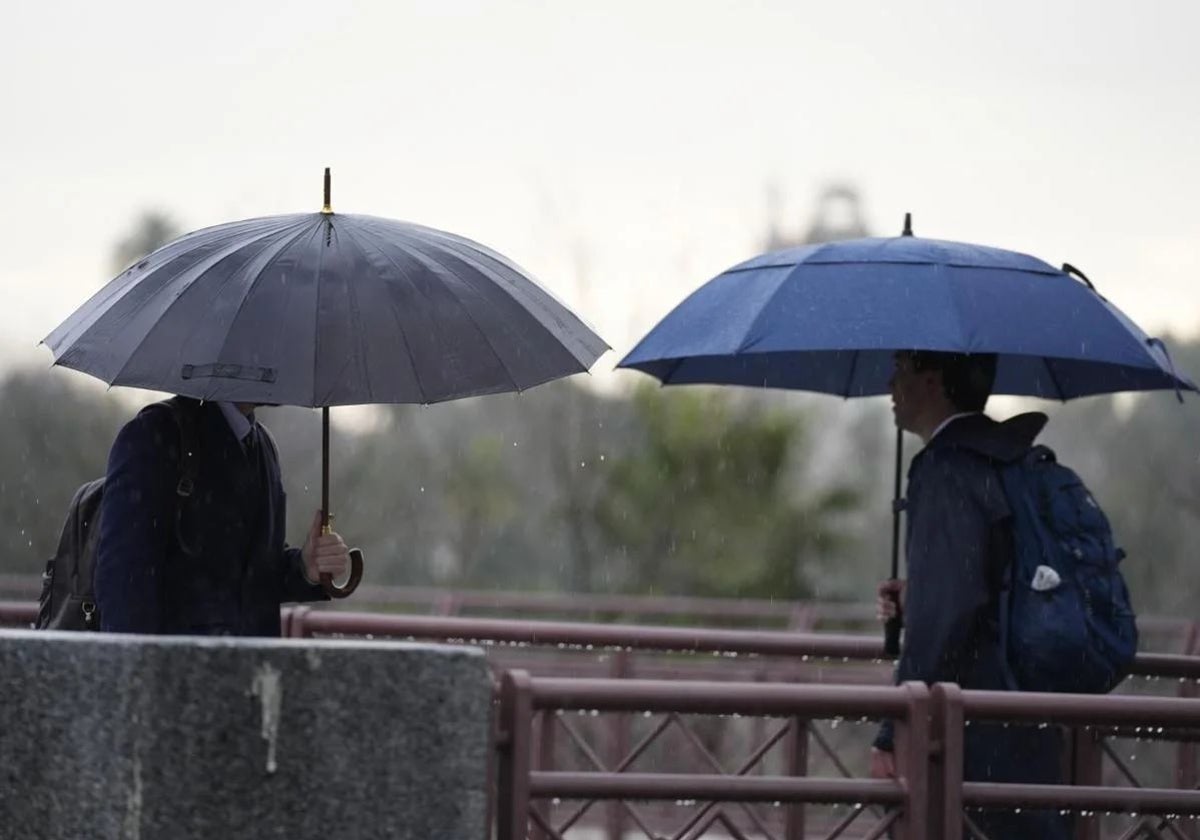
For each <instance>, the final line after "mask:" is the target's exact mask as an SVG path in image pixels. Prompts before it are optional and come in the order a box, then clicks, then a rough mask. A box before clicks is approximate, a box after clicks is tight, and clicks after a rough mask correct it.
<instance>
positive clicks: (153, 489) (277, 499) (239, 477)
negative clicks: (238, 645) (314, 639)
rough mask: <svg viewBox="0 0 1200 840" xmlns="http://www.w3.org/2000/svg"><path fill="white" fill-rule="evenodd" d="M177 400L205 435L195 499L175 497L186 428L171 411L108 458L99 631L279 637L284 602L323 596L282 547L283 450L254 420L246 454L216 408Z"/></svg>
mask: <svg viewBox="0 0 1200 840" xmlns="http://www.w3.org/2000/svg"><path fill="white" fill-rule="evenodd" d="M175 399H176V400H180V401H182V406H183V408H184V410H185V411H189V412H191V413H192V415H191V416H192V417H193V419H194V429H195V435H196V450H197V451H196V453H195V462H196V467H195V469H196V477H195V487H194V490H193V492H192V494H191V495H190V496H189V497H188V498H187V499H184V500H182V501H181V500H180V499H179V497H178V496H177V494H176V487H177V485H178V483H179V478H180V432H179V426H178V425H177V423H176V421H175V419H174V417H172V414H171V410H170V408H169V407H167V406H163V405H157V404H156V405H151V406H148V407H146V408H145V409H143V410H142V411H141V412H139V413H138V415H137V416H136V417H134V419H133V420H131V421H130V422H129V423H127V424H126V425H125V426H124V428H122V429H121V431H120V433H119V434H118V435H117V439H116V441H115V442H114V443H113V446H112V450H111V452H110V453H109V459H108V472H107V474H106V480H105V488H104V500H103V505H102V509H101V517H100V537H99V542H98V544H97V549H96V559H95V572H94V574H95V579H94V584H95V593H96V602H97V606H98V608H99V611H100V621H101V625H100V626H101V629H102V630H107V631H115V632H127V633H164V634H201V635H221V634H231V635H242V636H278V635H279V631H280V624H279V606H280V604H281V603H283V602H285V601H310V600H318V599H321V598H324V597H326V596H325V595H324V593H323V591H322V590H321V588H320V586H317V585H313V584H310V583H309V582H308V581H307V579H306V578H305V577H304V574H303V571H302V563H301V558H300V550H299V549H295V548H288V547H287V546H286V545H285V543H284V530H285V495H284V492H283V485H282V483H281V481H280V476H279V461H278V456H277V453H276V452H275V448H274V445H273V444H272V443H271V442H270V441H269V438H268V437H267V434H266V432H265V431H263V430H262V429H261V428H260V427H259V426H258V425H257V424H255V425H254V426H253V427H252V430H251V432H250V435H248V440H249V445H248V446H244V445H243V443H242V442H241V441H239V440H238V439H237V438H236V437H235V436H234V434H233V431H232V429H230V427H229V423H228V421H227V420H226V419H225V416H224V415H223V414H222V413H221V409H220V406H219V405H217V404H216V403H211V402H209V403H198V402H197V401H195V400H188V399H186V398H182V397H176V398H175ZM185 548H186V550H185Z"/></svg>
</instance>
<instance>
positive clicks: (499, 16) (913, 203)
mask: <svg viewBox="0 0 1200 840" xmlns="http://www.w3.org/2000/svg"><path fill="white" fill-rule="evenodd" d="M1197 32H1200V3H1196V2H1194V0H1180V1H1179V2H1146V3H1141V4H1133V3H1128V2H1108V0H1088V1H1087V2H1082V1H1081V2H1055V1H1054V0H1040V1H1039V2H1013V0H1009V2H1005V3H986V4H985V3H979V2H962V0H954V2H951V1H950V0H947V1H946V2H926V3H922V2H906V3H902V4H901V3H890V2H878V3H855V2H826V3H805V2H748V0H742V2H703V1H702V0H685V2H653V0H639V2H617V1H616V0H606V2H603V3H599V2H597V3H585V2H574V0H555V2H492V3H474V2H470V3H469V2H451V0H438V2H428V3H424V2H422V3H413V2H399V1H398V0H392V1H391V2H378V3H355V2H341V3H331V2H319V3H318V2H308V0H289V2H265V1H264V2H258V0H255V1H254V2H247V0H241V2H236V3H233V2H220V1H219V0H214V1H211V2H205V3H188V4H183V3H172V2H167V3H164V2H161V0H159V2H122V0H111V2H104V3H95V2H55V0H41V2H36V3H35V2H31V1H30V2H14V3H10V4H8V5H7V6H6V9H5V21H4V25H3V27H2V28H0V78H2V79H3V82H2V83H0V85H2V86H0V173H2V174H0V187H2V189H0V237H2V241H3V244H4V260H3V263H2V264H0V291H3V293H4V300H5V305H4V307H3V309H2V311H0V331H2V335H3V338H2V339H0V348H3V349H4V350H5V351H6V353H5V355H6V356H7V358H9V359H11V358H13V357H14V354H15V353H17V352H18V350H19V351H20V352H22V353H28V354H30V356H31V357H32V358H34V359H37V358H39V356H38V355H37V354H41V356H42V359H41V360H42V361H45V362H47V363H48V361H49V353H48V351H46V350H45V349H44V348H41V349H38V350H34V349H33V348H34V345H35V344H36V342H37V341H38V340H39V339H41V338H42V337H44V336H45V334H46V333H48V332H49V331H50V330H51V329H52V328H53V327H54V326H55V325H56V324H57V323H58V321H59V320H61V319H62V318H64V317H66V316H67V315H68V314H69V313H70V312H71V310H72V309H73V308H75V307H76V306H78V305H79V304H80V303H82V302H83V301H84V300H85V299H86V298H87V296H88V295H89V294H91V292H93V291H94V290H95V289H96V288H98V287H99V285H100V284H101V283H102V282H103V281H105V280H107V279H108V275H109V269H110V261H111V259H112V250H113V246H114V243H115V241H116V240H117V239H119V238H120V237H121V236H122V235H123V234H125V233H127V232H128V230H129V228H130V227H131V225H132V224H133V222H134V219H135V218H136V216H137V215H138V214H139V212H141V211H142V210H144V209H147V208H160V209H163V210H165V211H167V212H169V213H170V214H171V215H172V216H173V217H174V218H175V219H176V220H177V221H178V222H179V224H180V225H181V226H182V227H183V228H185V229H192V228H197V227H202V226H206V225H210V224H216V223H218V222H222V221H227V220H230V219H235V218H244V217H248V216H258V215H267V214H273V213H284V212H296V211H305V210H313V211H315V210H317V209H319V207H320V185H321V170H322V167H324V166H327V165H328V166H332V167H333V170H334V208H335V210H341V211H345V212H359V213H371V214H375V215H381V216H390V217H395V218H401V219H407V220H410V221H415V222H420V223H422V224H427V225H432V226H434V227H441V228H445V229H448V230H451V231H454V232H456V233H459V234H462V235H465V236H468V237H471V238H473V239H477V240H479V241H481V242H484V243H486V244H488V245H490V246H492V247H494V248H496V249H497V250H500V251H502V252H504V253H505V254H507V255H508V256H510V257H512V258H513V259H515V260H516V261H517V262H519V263H521V264H523V265H524V266H525V267H526V268H528V269H530V270H532V272H533V273H534V274H535V275H536V276H538V277H539V279H541V281H542V282H543V283H544V284H545V285H547V286H548V287H550V288H551V289H552V290H553V291H554V292H555V293H557V294H558V295H559V296H560V297H562V298H564V299H565V300H566V301H568V302H569V303H571V304H572V305H573V306H575V307H576V308H578V310H579V311H580V312H581V314H582V315H584V317H585V318H587V319H588V320H589V321H590V322H591V323H592V324H594V325H595V326H596V327H597V328H598V329H599V331H600V332H601V334H602V335H603V336H604V337H605V338H606V339H607V340H608V341H609V343H610V344H612V345H613V346H614V348H616V350H617V351H618V353H621V352H623V351H625V350H626V349H628V348H629V346H630V344H631V343H632V342H633V341H634V340H636V338H637V337H639V336H640V334H641V333H642V332H644V331H645V330H646V329H648V328H649V327H650V326H652V325H653V323H655V322H656V321H657V319H658V318H659V317H661V316H662V315H663V314H665V312H666V311H667V309H669V308H670V306H671V305H673V304H674V303H676V302H677V301H678V300H679V299H680V298H681V297H683V296H684V295H685V294H686V293H688V292H690V291H691V290H692V289H694V288H695V287H696V286H698V285H699V284H701V283H702V282H704V281H705V280H706V279H708V278H709V277H711V276H713V275H714V274H716V273H718V272H720V271H721V270H722V269H724V268H726V267H728V266H729V265H730V264H732V263H735V262H738V261H740V260H742V259H744V258H746V257H748V256H750V255H752V254H753V253H755V252H756V251H757V250H759V248H760V245H761V240H762V236H763V232H764V226H765V224H766V210H765V188H766V184H767V183H769V182H771V181H775V182H777V183H778V184H779V186H780V188H781V189H782V191H783V195H784V199H785V200H784V210H785V213H786V219H785V221H786V222H787V224H789V225H791V226H793V227H801V226H803V225H804V224H806V223H807V221H808V218H809V214H810V212H811V210H812V204H813V201H814V200H815V196H816V194H817V193H818V191H819V190H820V189H821V188H822V186H824V185H825V184H828V183H831V182H834V181H849V182H852V183H854V184H856V185H857V186H858V187H859V189H860V190H861V192H862V195H863V197H864V201H865V209H866V211H867V218H868V221H869V223H870V224H871V225H872V227H873V228H874V229H875V230H876V231H878V232H881V233H886V234H894V233H898V232H899V228H900V224H901V219H902V217H903V213H904V212H905V211H912V212H913V214H914V217H915V228H916V232H917V233H918V234H919V235H923V236H930V237H937V238H944V239H961V240H967V241H975V242H981V243H986V244H991V245H997V246H1001V247H1006V248H1012V249H1015V250H1021V251H1026V252H1029V253H1033V254H1035V255H1037V256H1039V257H1041V258H1043V259H1045V260H1047V261H1049V262H1051V263H1054V264H1059V263H1062V262H1063V261H1068V262H1071V263H1073V264H1075V265H1077V266H1079V267H1080V268H1082V269H1083V270H1084V271H1085V272H1087V273H1088V274H1089V276H1090V277H1091V278H1092V280H1093V282H1095V284H1096V285H1097V287H1098V288H1099V289H1100V290H1101V291H1102V292H1104V293H1105V294H1106V295H1107V296H1108V297H1109V298H1110V299H1112V300H1113V301H1114V302H1115V303H1116V304H1117V305H1118V306H1120V307H1121V308H1123V309H1124V310H1125V311H1126V312H1128V313H1129V314H1130V315H1131V316H1132V317H1133V318H1134V319H1135V320H1137V321H1138V322H1139V323H1141V324H1142V325H1143V326H1144V327H1145V328H1147V330H1148V331H1150V332H1152V333H1154V332H1160V331H1164V330H1168V329H1170V330H1174V331H1175V332H1176V333H1179V334H1184V335H1188V336H1192V335H1196V334H1197V333H1200V294H1198V293H1197V292H1198V279H1200V151H1198V149H1200V143H1198V136H1200V50H1198V49H1197V48H1196V35H1197ZM616 360H617V355H616V354H610V355H608V356H606V357H605V358H603V359H602V360H601V361H600V363H599V364H598V369H599V370H603V369H611V367H612V366H613V365H614V364H615V362H616ZM621 376H636V375H635V374H632V373H622V374H621Z"/></svg>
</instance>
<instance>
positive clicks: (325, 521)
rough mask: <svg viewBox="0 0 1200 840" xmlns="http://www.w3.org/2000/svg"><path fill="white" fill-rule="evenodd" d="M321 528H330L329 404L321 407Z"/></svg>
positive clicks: (326, 530)
mask: <svg viewBox="0 0 1200 840" xmlns="http://www.w3.org/2000/svg"><path fill="white" fill-rule="evenodd" d="M321 530H322V531H324V532H326V533H327V532H328V530H329V406H323V407H322V408H321Z"/></svg>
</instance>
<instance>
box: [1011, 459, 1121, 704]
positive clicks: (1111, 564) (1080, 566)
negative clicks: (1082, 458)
mask: <svg viewBox="0 0 1200 840" xmlns="http://www.w3.org/2000/svg"><path fill="white" fill-rule="evenodd" d="M1000 477H1001V480H1002V482H1003V484H1004V492H1005V496H1006V497H1007V499H1008V503H1009V506H1010V507H1011V508H1012V512H1013V544H1014V557H1013V562H1012V564H1011V565H1010V566H1009V567H1008V572H1007V573H1006V575H1005V581H1004V588H1003V590H1002V592H1001V598H1000V637H1001V644H1002V645H1003V646H1004V647H1005V658H1006V661H1007V662H1008V665H1009V668H1010V673H1009V674H1007V675H1006V678H1007V681H1008V683H1009V687H1010V688H1012V689H1014V690H1021V691H1066V692H1077V693H1088V694H1102V693H1105V692H1108V691H1111V690H1112V689H1113V688H1114V687H1115V686H1116V685H1117V684H1118V683H1120V682H1121V680H1123V679H1124V678H1125V676H1126V675H1127V674H1128V673H1129V669H1130V666H1131V665H1132V664H1133V657H1134V654H1135V653H1136V651H1137V642H1138V634H1137V623H1136V620H1135V616H1134V612H1133V607H1132V606H1131V604H1130V601H1129V590H1128V588H1127V587H1126V586H1125V580H1124V578H1122V577H1121V571H1120V568H1119V564H1120V562H1121V559H1122V558H1123V557H1124V556H1125V552H1124V551H1122V550H1121V549H1119V548H1117V547H1115V546H1114V545H1113V536H1112V529H1111V528H1110V527H1109V523H1108V518H1107V517H1105V515H1104V512H1103V511H1102V510H1101V509H1100V506H1099V505H1098V504H1097V503H1096V500H1095V499H1094V498H1093V497H1092V494H1091V493H1089V492H1088V490H1087V488H1086V487H1084V485H1083V482H1082V481H1081V480H1080V479H1079V476H1077V475H1076V474H1075V473H1074V472H1072V471H1071V470H1070V469H1068V468H1067V467H1064V466H1063V465H1062V464H1059V463H1058V461H1057V459H1056V458H1055V456H1054V453H1053V452H1052V451H1051V450H1050V449H1048V448H1047V447H1045V446H1034V447H1032V448H1030V450H1029V451H1028V452H1027V453H1026V454H1025V455H1024V456H1023V457H1022V458H1021V459H1020V460H1018V461H1015V462H1013V463H1011V464H1004V465H1001V466H1000Z"/></svg>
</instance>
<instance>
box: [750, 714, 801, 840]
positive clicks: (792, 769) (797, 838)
mask: <svg viewBox="0 0 1200 840" xmlns="http://www.w3.org/2000/svg"><path fill="white" fill-rule="evenodd" d="M759 720H761V718H759ZM761 740H762V739H759V742H761ZM786 743H787V771H786V773H785V775H788V776H807V775H808V719H807V718H801V717H794V718H792V721H791V731H790V732H788V735H787V742H786ZM784 837H786V838H787V840H804V803H803V802H793V803H792V804H791V805H788V806H787V828H786V833H785V834H784Z"/></svg>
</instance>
